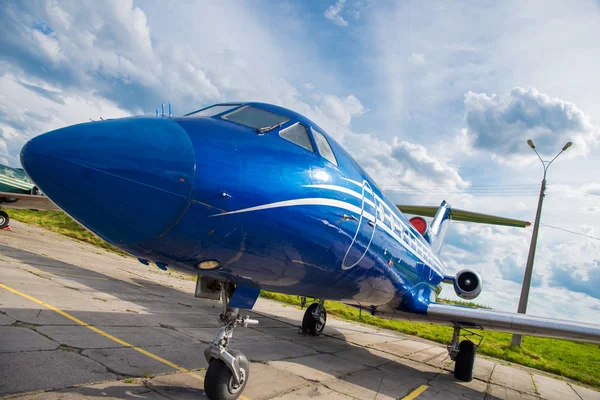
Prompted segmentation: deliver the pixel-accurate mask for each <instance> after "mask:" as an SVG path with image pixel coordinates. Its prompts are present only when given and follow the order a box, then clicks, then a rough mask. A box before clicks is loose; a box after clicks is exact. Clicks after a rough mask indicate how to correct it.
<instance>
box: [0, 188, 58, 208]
mask: <svg viewBox="0 0 600 400" xmlns="http://www.w3.org/2000/svg"><path fill="white" fill-rule="evenodd" d="M0 207H1V208H15V209H20V210H50V211H62V210H61V209H60V208H58V206H57V205H56V204H54V203H53V202H52V200H50V199H49V198H48V197H46V196H36V195H31V194H19V193H8V192H0Z"/></svg>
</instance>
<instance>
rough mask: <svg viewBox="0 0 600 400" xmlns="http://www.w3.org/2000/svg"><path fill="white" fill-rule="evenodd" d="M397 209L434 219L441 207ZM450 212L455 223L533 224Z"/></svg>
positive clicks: (522, 226) (403, 207)
mask: <svg viewBox="0 0 600 400" xmlns="http://www.w3.org/2000/svg"><path fill="white" fill-rule="evenodd" d="M396 207H398V209H399V210H400V211H402V212H403V213H406V214H412V215H420V216H422V217H434V216H435V214H436V212H437V211H438V210H439V207H430V206H409V205H396ZM450 212H451V214H452V220H453V221H463V222H477V223H481V224H491V225H502V226H514V227H518V228H525V227H528V226H529V225H531V222H527V221H521V220H518V219H512V218H504V217H497V216H495V215H489V214H480V213H476V212H472V211H465V210H458V209H456V208H452V210H451V211H450Z"/></svg>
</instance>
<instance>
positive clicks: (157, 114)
mask: <svg viewBox="0 0 600 400" xmlns="http://www.w3.org/2000/svg"><path fill="white" fill-rule="evenodd" d="M156 116H157V117H158V108H157V109H156Z"/></svg>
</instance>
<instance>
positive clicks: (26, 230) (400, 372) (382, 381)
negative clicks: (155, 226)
mask: <svg viewBox="0 0 600 400" xmlns="http://www.w3.org/2000/svg"><path fill="white" fill-rule="evenodd" d="M12 225H13V231H12V232H7V231H0V396H5V397H15V398H19V399H84V398H85V399H89V398H103V399H111V398H117V399H202V398H206V396H205V395H204V392H203V377H204V374H205V372H206V368H207V363H206V360H205V359H204V349H205V348H206V346H207V343H208V342H209V341H210V340H212V339H213V337H214V335H215V334H216V331H217V328H218V324H217V315H218V313H219V311H220V304H219V303H217V302H215V301H210V300H204V299H197V298H194V296H193V291H194V285H195V283H194V281H193V280H192V279H191V278H189V277H187V276H185V275H181V274H178V273H176V272H169V271H168V272H164V271H161V270H159V269H158V268H156V267H148V266H145V265H142V264H140V263H139V262H138V261H137V260H135V259H133V258H130V257H122V256H119V255H116V254H113V253H109V252H106V251H104V250H102V249H99V248H97V247H94V246H92V245H88V244H85V243H81V242H78V241H75V240H71V239H69V238H66V237H63V236H60V235H58V234H55V233H52V232H49V231H46V230H44V229H41V228H38V227H34V226H30V225H26V224H23V223H19V222H13V224H12ZM248 314H249V315H251V316H252V317H253V318H256V319H258V320H259V321H260V324H259V325H258V326H256V327H250V328H237V329H236V330H235V332H234V339H233V343H232V345H231V348H234V349H238V350H241V351H242V352H244V353H245V354H246V355H247V357H248V358H249V359H250V360H251V367H250V380H249V383H248V386H247V387H246V390H245V391H244V397H242V398H243V399H244V400H247V399H252V400H259V399H304V398H310V399H315V400H316V399H402V398H406V399H415V398H417V399H548V400H554V399H560V400H564V399H576V400H581V399H583V400H592V399H600V393H599V392H597V391H595V390H593V389H590V388H585V387H583V386H581V385H578V384H575V383H573V382H570V381H567V380H563V379H561V378H557V377H553V376H551V375H548V374H545V373H542V372H539V371H535V370H531V369H527V368H524V367H520V366H514V365H508V363H505V362H503V361H498V360H494V359H489V358H485V357H482V356H478V358H477V362H476V368H475V379H474V380H473V381H472V382H469V383H465V382H459V381H457V380H455V379H454V377H453V375H452V373H451V371H452V362H451V360H450V359H449V358H448V356H447V351H446V349H445V347H444V346H442V345H440V344H437V343H433V342H429V341H426V340H421V339H418V338H415V337H412V336H407V335H402V334H398V333H396V332H392V331H386V330H381V329H376V328H374V327H370V326H365V325H361V324H357V323H350V322H346V321H342V320H338V319H335V318H334V317H331V316H330V317H329V319H328V321H327V326H326V328H325V335H323V336H321V337H316V338H315V337H307V336H304V335H302V334H300V333H299V330H298V325H299V324H300V321H301V320H302V315H303V311H301V310H299V309H298V308H296V307H292V306H286V305H283V304H280V303H277V302H273V301H269V300H265V299H259V300H258V302H257V304H256V306H255V308H254V309H253V310H252V311H251V312H248Z"/></svg>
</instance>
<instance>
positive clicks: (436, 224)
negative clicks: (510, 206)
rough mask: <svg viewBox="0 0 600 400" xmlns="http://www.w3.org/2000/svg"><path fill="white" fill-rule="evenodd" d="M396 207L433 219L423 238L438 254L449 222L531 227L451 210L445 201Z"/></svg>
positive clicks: (505, 219) (506, 219) (503, 219)
mask: <svg viewBox="0 0 600 400" xmlns="http://www.w3.org/2000/svg"><path fill="white" fill-rule="evenodd" d="M396 207H398V209H399V210H400V211H402V212H403V213H406V214H413V215H419V216H422V217H433V220H432V221H431V223H430V224H429V229H428V232H427V233H426V234H425V237H426V239H427V240H428V241H429V244H431V247H432V248H433V250H434V251H436V252H438V251H439V250H440V248H441V247H442V243H443V242H444V236H445V235H446V229H448V224H449V222H450V220H455V221H464V222H476V223H480V224H490V225H502V226H514V227H517V228H526V227H528V226H529V225H531V222H527V221H521V220H518V219H511V218H504V217H497V216H494V215H488V214H480V213H476V212H472V211H465V210H458V209H453V208H452V207H450V204H448V203H446V200H444V201H442V204H440V206H439V207H430V206H406V205H396Z"/></svg>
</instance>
